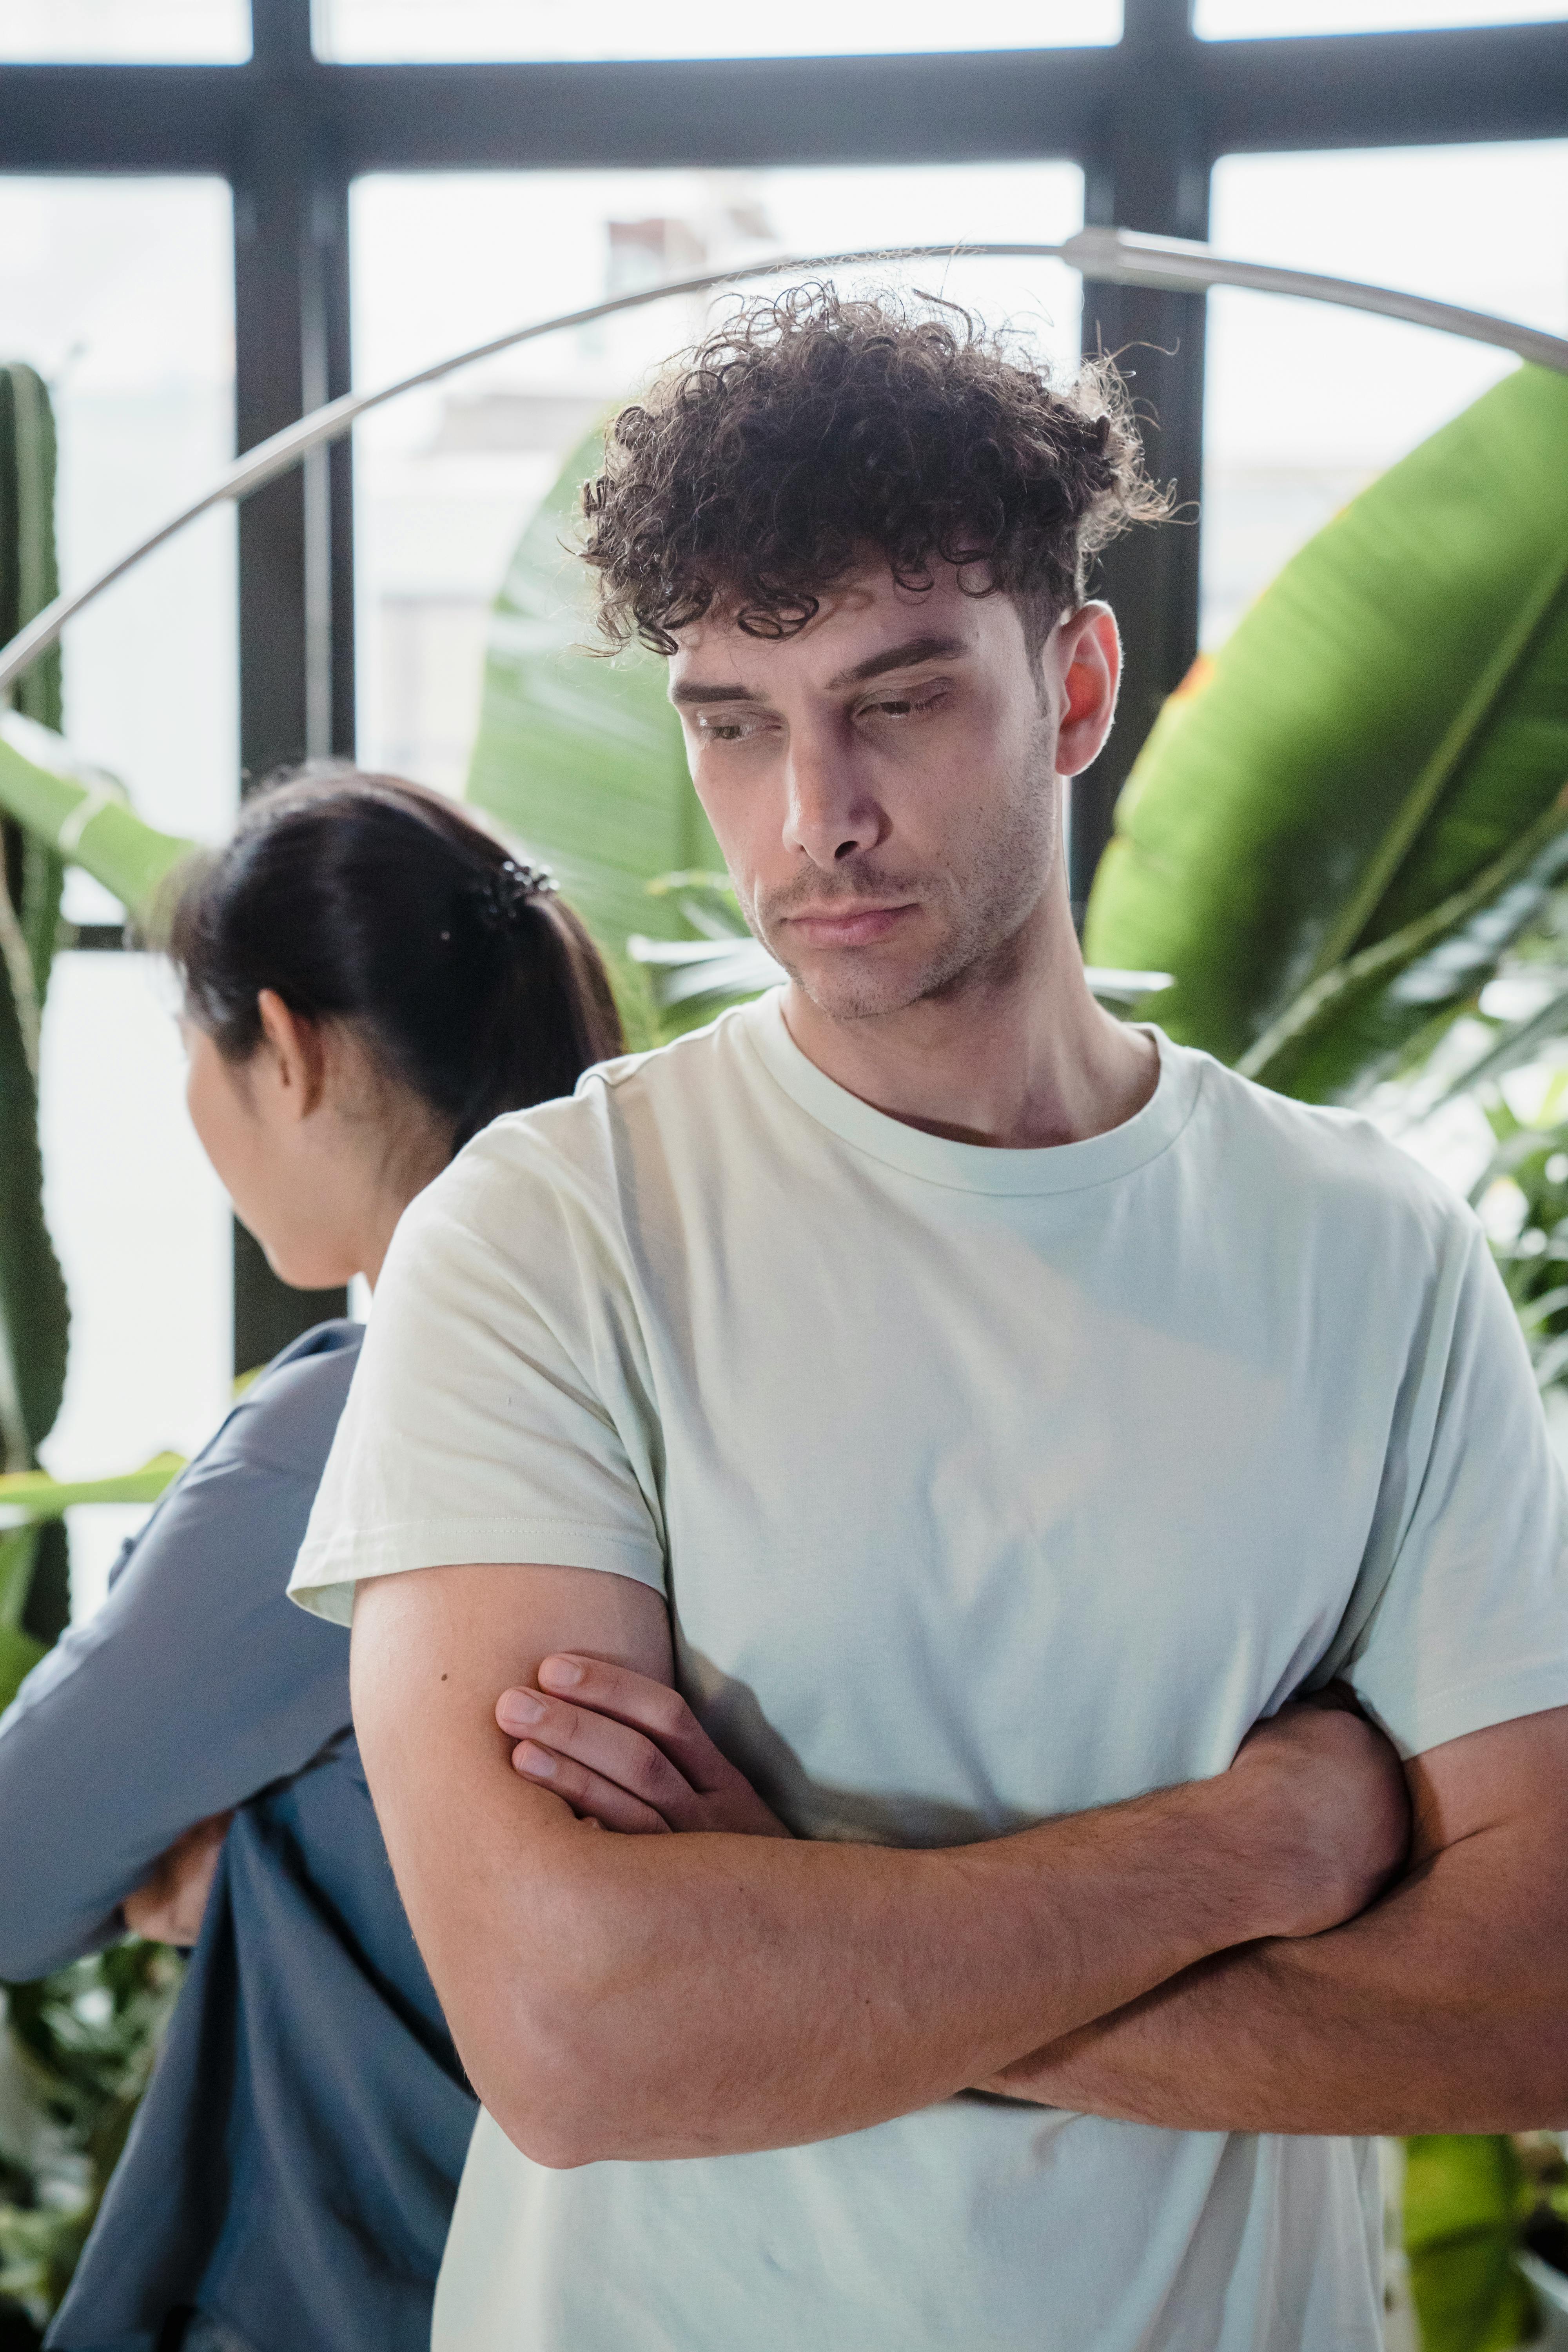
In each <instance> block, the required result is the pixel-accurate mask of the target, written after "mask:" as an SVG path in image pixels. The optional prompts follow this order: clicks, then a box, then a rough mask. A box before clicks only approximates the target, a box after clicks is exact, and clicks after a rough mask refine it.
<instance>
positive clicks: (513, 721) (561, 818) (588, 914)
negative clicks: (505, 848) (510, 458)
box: [468, 430, 722, 1043]
mask: <svg viewBox="0 0 1568 2352" xmlns="http://www.w3.org/2000/svg"><path fill="white" fill-rule="evenodd" d="M603 446H604V442H603V435H602V433H601V432H599V431H597V430H595V432H594V433H592V434H590V435H589V436H587V437H586V438H585V439H584V441H583V442H582V443H581V444H580V445H579V446H578V447H577V448H576V449H574V451H573V453H572V456H571V457H570V458H569V459H568V460H567V463H566V465H565V467H563V471H562V473H561V476H560V478H559V479H558V481H557V482H556V484H555V486H554V488H552V491H551V492H550V494H549V496H548V497H547V498H546V499H545V500H544V502H543V504H542V506H541V507H540V508H539V509H538V511H537V512H536V513H535V515H534V516H533V518H532V520H531V521H530V523H529V524H528V527H527V529H526V530H524V532H523V534H522V537H521V541H520V542H519V544H518V549H517V552H516V554H515V555H514V556H513V558H512V560H511V563H510V567H509V568H508V571H507V575H506V578H505V580H504V582H503V583H502V585H501V590H500V596H499V597H498V598H497V601H496V607H495V614H494V618H493V620H492V623H491V626H490V637H489V650H488V654H487V657H486V663H485V684H484V697H483V702H482V705H481V709H480V716H479V737H478V740H477V741H476V743H475V746H474V753H473V760H472V764H471V766H470V768H469V772H468V799H469V800H470V801H472V802H473V803H475V805H476V806H478V807H479V808H482V809H485V810H487V811H488V812H489V814H491V815H493V816H495V817H498V818H499V819H500V821H501V823H502V824H504V825H505V826H506V827H507V828H508V830H509V831H510V832H511V833H512V834H514V835H517V836H518V838H519V839H520V840H521V842H522V843H523V844H524V845H526V847H527V849H528V851H529V852H530V854H531V855H532V856H535V857H537V858H538V859H539V860H540V861H542V863H543V864H544V865H546V866H549V867H550V869H551V871H552V873H553V874H554V875H555V877H556V879H557V880H558V881H559V883H560V885H561V887H562V889H563V892H564V893H565V895H566V897H567V898H569V899H570V900H571V901H572V904H573V905H574V907H575V908H577V910H578V912H579V913H580V914H581V915H582V917H583V919H584V922H586V924H587V925H588V928H589V929H590V930H591V931H592V932H593V934H594V936H595V939H596V940H597V941H598V943H599V945H600V947H601V948H602V949H603V950H604V951H605V955H606V957H607V958H608V960H609V962H610V965H611V968H612V971H613V974H614V977H615V980H616V990H617V993H618V994H619V995H620V996H621V999H622V1006H623V1012H624V1013H626V1017H627V1026H628V1030H629V1031H631V1032H632V1033H633V1039H634V1042H635V1043H645V1042H646V1043H651V1042H652V1035H651V1034H650V1031H651V1013H652V1008H651V1006H650V1003H649V1000H648V996H647V985H646V982H645V981H644V979H643V977H642V975H641V973H640V971H639V970H638V968H637V964H636V963H635V961H633V960H632V959H631V958H630V957H629V956H628V955H627V952H626V941H627V940H628V939H630V938H631V937H632V935H633V934H634V933H638V934H650V935H651V936H653V937H654V938H657V939H668V940H678V939H685V938H689V936H690V933H689V929H688V926H687V922H686V919H685V918H684V917H683V915H682V913H681V911H680V906H679V898H678V896H677V895H676V894H665V895H662V896H650V895H649V891H648V885H649V884H650V883H651V882H653V881H655V880H656V879H657V878H658V877H659V876H661V875H665V874H668V873H669V872H670V871H671V870H672V869H674V868H695V867H712V866H720V865H721V863H722V861H721V857H720V855H719V847H718V844H717V843H716V842H715V841H714V839H713V835H712V832H711V830H710V826H709V824H708V820H707V818H706V817H705V816H704V815H703V814H702V809H701V806H700V803H699V801H698V798H697V795H696V793H694V792H693V790H692V788H691V779H690V776H689V772H688V771H687V765H686V752H685V748H684V744H683V741H682V738H681V731H680V722H679V719H677V718H676V715H675V713H674V711H673V710H672V709H670V707H669V704H668V702H667V701H666V699H665V665H664V663H663V662H662V661H661V660H659V658H658V656H657V655H654V654H649V653H647V652H644V651H643V650H642V649H641V648H640V647H633V648H629V649H628V650H627V651H626V652H625V653H623V654H620V655H618V656H616V658H615V659H614V660H613V661H606V660H605V659H604V658H603V657H602V656H595V654H593V653H591V652H588V651H586V650H584V648H585V647H586V646H589V645H591V643H592V641H593V617H592V605H591V599H590V594H589V587H590V583H589V581H588V577H587V574H586V572H585V569H584V566H583V565H582V564H581V563H579V562H577V561H576V559H575V558H574V556H573V555H571V554H570V553H569V552H568V546H569V543H570V541H571V538H572V533H573V530H574V524H575V520H576V516H577V512H578V494H579V490H580V487H581V485H582V483H583V482H584V479H585V478H587V477H588V476H589V475H591V474H593V473H595V472H596V471H597V470H598V465H599V458H600V453H601V451H602V449H603Z"/></svg>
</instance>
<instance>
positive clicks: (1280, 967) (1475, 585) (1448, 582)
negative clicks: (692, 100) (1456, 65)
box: [1085, 368, 1568, 2352]
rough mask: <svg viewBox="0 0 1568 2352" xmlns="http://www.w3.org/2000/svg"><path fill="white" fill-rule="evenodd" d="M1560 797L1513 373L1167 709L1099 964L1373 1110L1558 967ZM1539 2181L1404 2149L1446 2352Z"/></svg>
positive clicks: (1558, 709)
mask: <svg viewBox="0 0 1568 2352" xmlns="http://www.w3.org/2000/svg"><path fill="white" fill-rule="evenodd" d="M1565 787H1568V380H1565V379H1563V377H1561V376H1557V375H1552V374H1548V373H1546V372H1545V371H1543V370H1541V369H1534V368H1523V369H1521V370H1520V371H1519V373H1517V374H1515V375H1512V376H1510V377H1508V378H1506V379H1505V380H1504V381H1503V382H1502V383H1500V384H1498V385H1497V386H1496V387H1495V388H1494V389H1493V390H1492V391H1491V392H1489V393H1488V394H1486V395H1485V396H1484V398H1482V399H1481V400H1479V401H1478V402H1477V403H1476V404H1475V405H1474V406H1473V407H1472V408H1470V409H1468V410H1467V411H1466V412H1465V413H1464V414H1463V415H1460V416H1458V417H1457V418H1456V419H1455V420H1454V421H1453V423H1452V424H1450V425H1446V426H1445V427H1444V428H1443V429H1442V431H1440V432H1439V433H1436V434H1435V435H1434V436H1432V438H1431V439H1430V440H1428V441H1426V443H1424V444H1423V445H1422V446H1420V447H1419V448H1417V449H1416V450H1415V451H1414V452H1413V453H1412V454H1411V455H1410V456H1409V457H1406V458H1405V459H1404V460H1403V461H1402V462H1401V463H1400V464H1399V465H1397V466H1395V467H1393V468H1392V469H1391V470H1390V471H1389V472H1388V473H1387V474H1385V475H1384V476H1383V477H1382V478H1381V479H1380V480H1379V481H1377V482H1375V483H1373V486H1372V487H1371V488H1369V489H1367V490H1365V491H1363V494H1362V495H1361V497H1360V498H1358V499H1355V500H1354V501H1353V502H1352V505H1351V506H1350V507H1349V508H1347V509H1346V510H1345V511H1344V513H1343V514H1342V515H1340V516H1339V517H1338V518H1337V519H1336V520H1335V521H1333V522H1332V523H1331V524H1330V525H1329V527H1328V528H1327V530H1323V531H1321V532H1320V533H1319V534H1318V536H1317V537H1316V538H1315V539H1314V540H1312V541H1310V542H1309V543H1308V545H1307V546H1306V547H1305V548H1303V549H1302V550H1301V551H1300V554H1298V555H1297V556H1296V557H1295V558H1294V559H1293V560H1292V562H1290V563H1289V564H1288V565H1287V566H1286V568H1285V570H1284V572H1281V574H1280V575H1279V579H1278V580H1277V581H1276V582H1275V583H1274V584H1273V585H1272V587H1270V588H1269V589H1268V591H1267V592H1266V593H1265V594H1264V595H1263V596H1262V598H1261V599H1260V600H1259V602H1258V604H1256V605H1255V606H1254V607H1253V609H1252V611H1251V612H1250V613H1249V614H1247V616H1246V618H1245V619H1244V620H1243V621H1242V623H1241V625H1240V626H1239V627H1238V628H1237V631H1236V634H1235V635H1234V636H1233V637H1232V638H1231V639H1230V641H1229V642H1228V644H1226V646H1225V647H1224V648H1223V649H1222V651H1221V652H1220V653H1219V655H1218V656H1216V657H1215V660H1214V661H1213V662H1207V663H1201V664H1200V665H1199V667H1198V670H1197V673H1196V674H1195V675H1194V677H1193V678H1192V679H1190V680H1189V681H1188V683H1187V685H1186V687H1185V688H1184V689H1182V690H1181V691H1180V692H1179V693H1178V694H1177V695H1176V696H1174V697H1173V698H1172V700H1171V702H1170V703H1168V704H1167V706H1166V708H1165V710H1164V712H1163V714H1162V716H1161V719H1160V720H1159V721H1158V723H1157V724H1156V726H1155V728H1154V730H1153V732H1152V734H1151V736H1150V739H1149V740H1148V742H1147V744H1146V745H1145V746H1144V749H1143V751H1142V754H1141V755H1140V758H1139V760H1138V761H1137V763H1136V765H1135V767H1134V769H1133V772H1132V774H1131V778H1130V779H1129V782H1128V785H1127V789H1126V791H1125V793H1123V795H1122V800H1121V805H1120V807H1119V809H1118V811H1117V822H1116V835H1115V838H1114V840H1113V842H1112V845H1111V847H1110V852H1109V853H1108V855H1107V857H1106V859H1105V862H1104V864H1103V865H1102V866H1101V869H1100V875H1099V877H1097V879H1096V882H1095V886H1094V889H1093V892H1092V894H1091V897H1090V900H1089V914H1088V921H1087V924H1086V929H1085V941H1086V946H1087V948H1088V949H1089V952H1090V953H1091V954H1094V955H1097V956H1100V957H1105V958H1107V959H1109V960H1110V961H1116V962H1121V963H1127V964H1140V965H1151V964H1159V965H1163V966H1164V967H1165V968H1166V969H1167V970H1168V971H1170V972H1171V973H1172V974H1173V985H1172V986H1171V987H1170V989H1169V990H1167V991H1166V992H1163V994H1161V995H1159V996H1156V997H1153V998H1152V999H1151V1000H1150V1002H1149V1010H1150V1011H1151V1013H1153V1014H1154V1016H1155V1017H1156V1018H1158V1019H1159V1020H1160V1021H1161V1022H1162V1023H1163V1024H1164V1025H1165V1026H1166V1027H1167V1028H1168V1029H1169V1030H1170V1031H1171V1032H1172V1034H1174V1035H1176V1036H1178V1037H1180V1038H1183V1039H1185V1040H1187V1041H1189V1042H1192V1043H1194V1044H1197V1045H1204V1046H1206V1047H1207V1048H1208V1049H1209V1050H1210V1051H1212V1052H1214V1053H1215V1054H1216V1055H1218V1056H1219V1057H1220V1058H1221V1059H1222V1060H1225V1061H1228V1062H1232V1063H1234V1064H1235V1065H1236V1066H1238V1067H1239V1068H1241V1069H1242V1070H1244V1071H1246V1072H1247V1073H1248V1074H1249V1075H1251V1076H1256V1077H1258V1078H1260V1079H1261V1080H1263V1081H1264V1082H1265V1083H1266V1084H1267V1085H1268V1086H1270V1087H1275V1088H1276V1089H1277V1090H1278V1091H1279V1092H1281V1093H1284V1094H1290V1095H1296V1096H1298V1097H1305V1098H1306V1099H1309V1100H1314V1101H1331V1100H1345V1099H1347V1098H1352V1097H1355V1096H1356V1095H1357V1094H1358V1093H1361V1092H1363V1091H1364V1090H1365V1089H1366V1088H1367V1087H1369V1086H1370V1085H1371V1084H1372V1083H1373V1081H1375V1080H1376V1079H1378V1078H1379V1077H1381V1076H1384V1075H1385V1074H1387V1073H1389V1072H1390V1071H1393V1070H1396V1069H1399V1068H1401V1067H1403V1068H1404V1069H1405V1070H1406V1072H1409V1071H1411V1070H1412V1069H1413V1068H1415V1067H1417V1066H1419V1065H1420V1064H1421V1063H1422V1061H1423V1060H1424V1059H1425V1058H1426V1055H1428V1054H1429V1053H1430V1052H1431V1051H1432V1050H1433V1049H1434V1047H1435V1046H1436V1045H1437V1044H1439V1043H1440V1042H1441V1040H1442V1038H1443V1035H1444V1033H1445V1032H1446V1031H1447V1028H1448V1026H1449V1025H1450V1024H1452V1023H1453V1021H1454V1020H1455V1019H1456V1018H1457V1017H1458V1015H1459V1014H1460V1013H1473V1012H1474V1011H1475V1010H1476V1007H1477V1003H1478V999H1479V992H1480V991H1481V989H1482V987H1483V985H1484V984H1485V982H1487V981H1489V979H1490V978H1491V977H1492V975H1493V974H1494V973H1495V972H1496V971H1497V970H1498V966H1499V963H1500V960H1501V959H1502V958H1503V956H1504V955H1505V953H1507V951H1508V950H1510V945H1511V944H1512V943H1513V942H1514V941H1516V940H1520V939H1521V935H1523V934H1526V933H1528V932H1531V930H1532V929H1533V930H1534V931H1535V932H1536V933H1537V934H1539V935H1541V937H1542V939H1544V941H1545V949H1544V951H1545V952H1546V953H1547V954H1548V955H1550V954H1551V952H1552V935H1553V934H1555V933H1557V932H1560V931H1561V930H1562V929H1563V922H1562V914H1563V893H1564V889H1565V887H1568V790H1565ZM1538 943H1539V942H1538ZM1555 961H1561V959H1560V958H1559V959H1555ZM1546 997H1547V1002H1546V1003H1545V1004H1544V1006H1543V1007H1542V1009H1540V1010H1538V1011H1536V1012H1534V1013H1530V1014H1528V1015H1526V1016H1525V1017H1523V1018H1521V1019H1520V1020H1518V1021H1516V1022H1514V1023H1512V1024H1496V1027H1495V1029H1494V1034H1493V1035H1492V1038H1491V1041H1490V1043H1489V1045H1486V1046H1485V1047H1484V1049H1483V1050H1482V1051H1481V1052H1480V1053H1479V1055H1474V1056H1472V1058H1471V1060H1470V1061H1469V1063H1468V1066H1466V1067H1465V1068H1464V1069H1463V1070H1462V1071H1461V1072H1460V1073H1459V1074H1458V1076H1457V1077H1455V1078H1454V1079H1453V1080H1452V1081H1451V1088H1452V1087H1456V1086H1468V1087H1476V1086H1477V1085H1479V1084H1482V1083H1484V1082H1485V1081H1486V1080H1487V1079H1489V1078H1492V1079H1495V1078H1496V1077H1498V1076H1501V1075H1502V1074H1503V1072H1504V1071H1506V1070H1507V1069H1508V1068H1510V1067H1512V1066H1517V1065H1518V1063H1519V1062H1521V1060H1523V1059H1525V1058H1527V1057H1528V1056H1529V1055H1531V1053H1532V1052H1536V1053H1538V1052H1539V1051H1540V1049H1541V1047H1542V1045H1543V1044H1544V1043H1545V1042H1546V1041H1548V1040H1549V1039H1550V1038H1552V1036H1555V1035H1557V1034H1562V1033H1563V1032H1564V1031H1568V971H1564V972H1563V973H1562V974H1561V975H1560V979H1559V982H1558V984H1557V985H1556V986H1555V987H1554V986H1553V984H1552V981H1551V979H1550V977H1547V979H1546ZM1450 1090H1451V1089H1450ZM1431 1098H1432V1097H1431V1096H1430V1095H1429V1097H1428V1099H1429V1100H1430V1099H1431ZM1492 1116H1493V1124H1494V1129H1495V1131H1496V1133H1497V1137H1498V1144H1499V1155H1498V1158H1497V1159H1496V1160H1494V1162H1493V1165H1492V1167H1491V1169H1489V1171H1488V1176H1489V1177H1490V1176H1491V1175H1494V1174H1496V1173H1498V1172H1507V1173H1510V1174H1512V1175H1513V1176H1514V1177H1515V1179H1516V1181H1519V1182H1520V1184H1521V1189H1522V1190H1523V1191H1524V1192H1525V1195H1526V1202H1527V1217H1526V1226H1525V1230H1524V1232H1523V1234H1521V1239H1520V1242H1519V1244H1516V1245H1514V1246H1512V1247H1510V1249H1507V1250H1504V1251H1503V1252H1502V1253H1501V1255H1502V1257H1503V1263H1504V1272H1505V1276H1506V1278H1507V1280H1508V1282H1509V1286H1510V1291H1511V1293H1512V1295H1513V1297H1514V1301H1515V1304H1516V1307H1518V1308H1519V1310H1520V1313H1521V1319H1522V1320H1523V1322H1524V1324H1525V1328H1526V1331H1527V1334H1528V1335H1529V1337H1530V1338H1531V1344H1532V1349H1533V1350H1534V1353H1535V1355H1536V1360H1537V1376H1538V1378H1540V1379H1541V1380H1542V1381H1543V1382H1544V1381H1548V1380H1553V1379H1556V1380H1562V1379H1564V1378H1568V1338H1565V1337H1564V1334H1568V1281H1564V1280H1562V1279H1560V1276H1563V1273H1564V1259H1565V1258H1568V1189H1565V1187H1564V1184H1563V1181H1562V1180H1563V1174H1564V1171H1565V1170H1568V1150H1565V1149H1564V1147H1565V1146H1568V1127H1564V1128H1563V1129H1555V1128H1554V1127H1553V1123H1552V1118H1543V1120H1542V1128H1541V1129H1528V1130H1527V1129H1521V1128H1520V1126H1519V1123H1518V1122H1517V1121H1516V1120H1514V1119H1513V1118H1511V1115H1510V1114H1508V1113H1507V1112H1506V1111H1502V1110H1500V1109H1498V1108H1494V1110H1493V1114H1492ZM1522 2180H1523V2175H1522V2172H1521V2164H1520V2160H1519V2156H1518V2152H1517V2150H1516V2148H1515V2147H1514V2144H1513V2143H1512V2142H1511V2141H1510V2139H1509V2138H1508V2137H1506V2136H1496V2137H1481V2138H1457V2137H1433V2138H1427V2139H1421V2140H1413V2141H1411V2142H1410V2143H1409V2144H1408V2147H1407V2168H1406V2183H1405V2230H1406V2244H1407V2248H1408V2251H1409V2254H1410V2263H1411V2280H1412V2287H1413V2292H1414V2296H1415V2306H1416V2311H1417V2315H1418V2318H1419V2321H1420V2325H1421V2329H1422V2334H1423V2338H1424V2341H1425V2343H1426V2347H1427V2352H1501V2347H1508V2346H1511V2345H1514V2344H1517V2343H1520V2342H1521V2341H1523V2340H1524V2338H1525V2336H1527V2335H1528V2333H1529V2331H1530V2328H1531V2296H1530V2293H1529V2290H1528V2288H1527V2287H1526V2285H1525V2284H1524V2282H1523V2281H1522V2280H1521V2278H1520V2276H1519V2274H1518V2272H1517V2270H1516V2268H1515V2266H1514V2261H1513V2255H1514V2250H1515V2249H1516V2247H1517V2246H1518V2244H1519V2242H1520V2232H1521V2223H1522V2221H1523V2218H1524V2215H1525V2213H1526V2212H1527V2211H1528V2210H1529V2204H1530V2200H1529V2197H1528V2195H1527V2194H1526V2192H1525V2190H1524V2189H1523V2187H1522V2185H1521V2184H1522Z"/></svg>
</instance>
